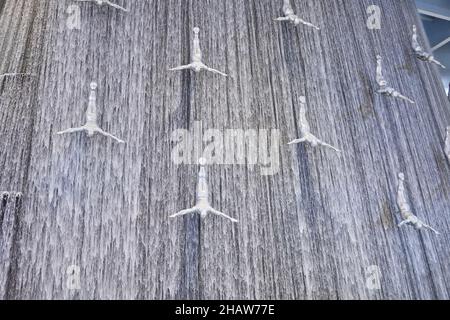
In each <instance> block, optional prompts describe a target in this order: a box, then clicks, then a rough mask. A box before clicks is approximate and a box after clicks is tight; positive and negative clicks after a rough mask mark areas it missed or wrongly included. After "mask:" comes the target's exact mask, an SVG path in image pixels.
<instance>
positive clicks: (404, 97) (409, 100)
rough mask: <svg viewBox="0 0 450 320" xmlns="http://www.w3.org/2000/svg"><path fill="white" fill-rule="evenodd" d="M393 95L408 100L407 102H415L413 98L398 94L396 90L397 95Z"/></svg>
mask: <svg viewBox="0 0 450 320" xmlns="http://www.w3.org/2000/svg"><path fill="white" fill-rule="evenodd" d="M394 96H397V98H399V99H402V100H405V101H408V102H409V103H412V104H415V102H414V101H413V100H411V99H410V98H408V97H406V96H404V95H402V94H400V93H399V92H397V95H394Z"/></svg>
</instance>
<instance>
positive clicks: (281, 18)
mask: <svg viewBox="0 0 450 320" xmlns="http://www.w3.org/2000/svg"><path fill="white" fill-rule="evenodd" d="M274 20H275V21H289V18H288V17H279V18H275V19H274Z"/></svg>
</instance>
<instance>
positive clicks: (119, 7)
mask: <svg viewBox="0 0 450 320" xmlns="http://www.w3.org/2000/svg"><path fill="white" fill-rule="evenodd" d="M106 3H107V4H109V5H110V6H111V7H113V8H116V9H119V10H122V11H125V12H128V9H125V8H124V7H121V6H119V5H118V4H115V3H112V2H110V1H106Z"/></svg>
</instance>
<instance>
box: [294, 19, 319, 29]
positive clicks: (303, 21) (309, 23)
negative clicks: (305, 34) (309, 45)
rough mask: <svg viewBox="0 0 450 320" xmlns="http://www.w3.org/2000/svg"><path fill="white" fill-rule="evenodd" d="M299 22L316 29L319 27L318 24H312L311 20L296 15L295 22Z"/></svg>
mask: <svg viewBox="0 0 450 320" xmlns="http://www.w3.org/2000/svg"><path fill="white" fill-rule="evenodd" d="M299 23H301V24H303V25H305V26H308V27H311V28H314V29H316V30H320V28H319V27H318V26H316V25H314V24H312V23H311V22H308V21H305V20H303V19H301V18H299V17H297V18H296V19H295V24H299Z"/></svg>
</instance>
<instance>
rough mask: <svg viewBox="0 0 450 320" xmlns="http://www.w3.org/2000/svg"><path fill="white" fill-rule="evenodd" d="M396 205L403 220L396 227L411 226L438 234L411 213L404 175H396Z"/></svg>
mask: <svg viewBox="0 0 450 320" xmlns="http://www.w3.org/2000/svg"><path fill="white" fill-rule="evenodd" d="M397 205H398V207H399V209H400V214H401V216H402V218H403V221H402V222H401V223H400V224H399V225H398V227H399V228H400V227H402V226H404V225H412V226H413V227H415V228H416V229H418V230H420V229H424V228H425V229H429V230H431V231H433V232H434V233H436V234H440V233H439V232H438V231H436V230H435V229H433V228H432V227H430V226H429V225H427V224H425V223H423V222H422V220H420V219H419V218H417V217H416V216H415V215H414V214H413V213H412V212H411V208H410V206H409V204H408V200H407V197H406V192H405V175H404V174H403V173H400V174H399V175H398V191H397Z"/></svg>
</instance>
